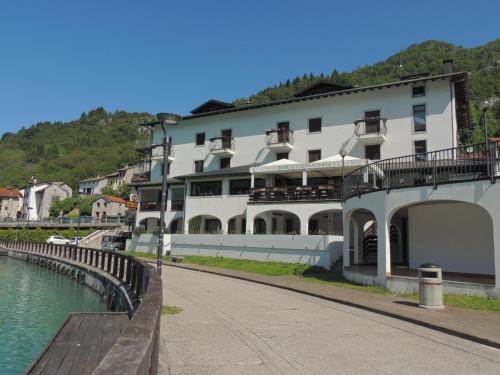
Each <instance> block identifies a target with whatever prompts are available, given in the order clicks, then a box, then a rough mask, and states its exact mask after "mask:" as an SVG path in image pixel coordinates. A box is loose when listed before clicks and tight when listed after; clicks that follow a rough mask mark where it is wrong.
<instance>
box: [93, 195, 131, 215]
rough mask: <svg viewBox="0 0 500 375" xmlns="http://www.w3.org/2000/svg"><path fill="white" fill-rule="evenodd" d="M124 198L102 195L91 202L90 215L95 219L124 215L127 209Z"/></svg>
mask: <svg viewBox="0 0 500 375" xmlns="http://www.w3.org/2000/svg"><path fill="white" fill-rule="evenodd" d="M126 204H127V202H126V201H125V199H122V198H119V197H113V196H111V195H103V196H102V197H101V198H99V199H98V200H96V201H95V202H94V203H93V204H92V216H93V217H95V218H97V219H105V218H107V217H111V216H112V217H116V216H125V213H126V211H127V207H126Z"/></svg>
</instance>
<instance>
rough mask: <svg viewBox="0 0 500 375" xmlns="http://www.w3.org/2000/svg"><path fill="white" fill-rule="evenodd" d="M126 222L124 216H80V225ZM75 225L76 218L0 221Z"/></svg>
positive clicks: (3, 223)
mask: <svg viewBox="0 0 500 375" xmlns="http://www.w3.org/2000/svg"><path fill="white" fill-rule="evenodd" d="M125 223H126V217H125V216H115V217H106V218H99V219H98V218H95V217H90V216H85V217H81V218H80V225H82V224H87V225H90V224H96V225H102V224H108V225H115V224H116V225H121V224H125ZM61 225H66V226H77V225H78V218H69V217H63V218H50V219H43V220H24V219H22V220H5V219H4V220H2V221H0V227H2V226H4V227H19V226H27V227H37V226H40V227H43V226H61Z"/></svg>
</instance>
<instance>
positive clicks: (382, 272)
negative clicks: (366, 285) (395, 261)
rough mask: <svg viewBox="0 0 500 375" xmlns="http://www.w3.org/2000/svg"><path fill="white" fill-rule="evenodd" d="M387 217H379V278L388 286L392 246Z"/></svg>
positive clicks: (380, 281)
mask: <svg viewBox="0 0 500 375" xmlns="http://www.w3.org/2000/svg"><path fill="white" fill-rule="evenodd" d="M389 224H390V223H389V222H388V220H387V216H386V215H385V214H384V215H378V216H377V243H378V249H377V278H378V280H379V283H381V285H386V282H387V279H386V277H387V276H390V274H391V244H390V236H389Z"/></svg>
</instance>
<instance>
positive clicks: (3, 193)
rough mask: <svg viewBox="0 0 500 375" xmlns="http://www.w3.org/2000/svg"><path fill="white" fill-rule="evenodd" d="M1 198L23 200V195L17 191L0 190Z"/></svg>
mask: <svg viewBox="0 0 500 375" xmlns="http://www.w3.org/2000/svg"><path fill="white" fill-rule="evenodd" d="M0 197H2V198H21V197H22V194H21V192H20V191H19V190H17V189H9V188H0Z"/></svg>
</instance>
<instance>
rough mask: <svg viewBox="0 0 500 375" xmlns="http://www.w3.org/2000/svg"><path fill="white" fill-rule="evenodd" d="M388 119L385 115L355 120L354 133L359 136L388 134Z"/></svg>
mask: <svg viewBox="0 0 500 375" xmlns="http://www.w3.org/2000/svg"><path fill="white" fill-rule="evenodd" d="M386 122H387V119H385V118H383V117H368V118H364V119H361V120H357V121H354V134H356V135H357V136H358V137H359V136H360V135H367V134H382V135H385V134H387V126H386Z"/></svg>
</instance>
